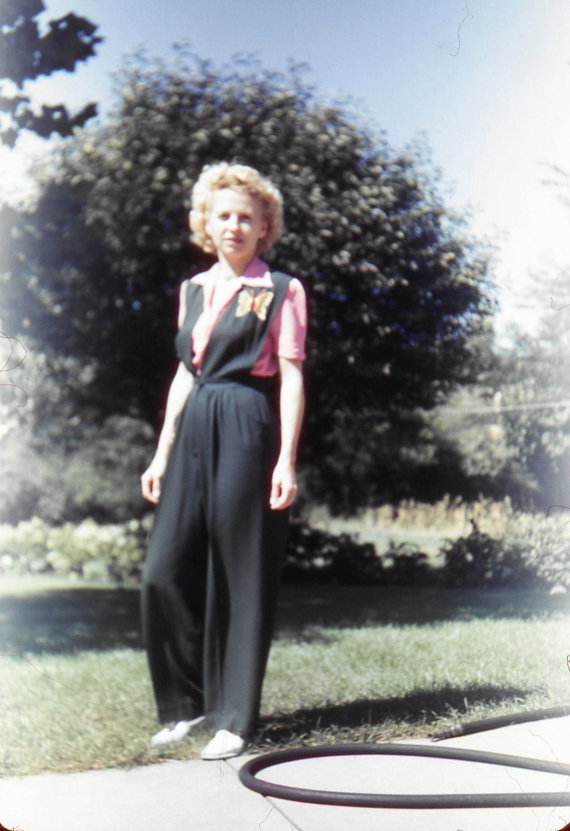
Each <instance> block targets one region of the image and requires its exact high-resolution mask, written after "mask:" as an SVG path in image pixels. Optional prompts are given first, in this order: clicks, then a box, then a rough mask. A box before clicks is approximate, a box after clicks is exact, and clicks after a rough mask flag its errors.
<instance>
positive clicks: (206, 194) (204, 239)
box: [190, 162, 283, 254]
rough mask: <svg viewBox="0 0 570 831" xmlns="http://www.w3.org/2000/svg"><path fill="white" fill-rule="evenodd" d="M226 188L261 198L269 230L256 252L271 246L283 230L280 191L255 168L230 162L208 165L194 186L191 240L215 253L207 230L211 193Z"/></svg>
mask: <svg viewBox="0 0 570 831" xmlns="http://www.w3.org/2000/svg"><path fill="white" fill-rule="evenodd" d="M223 188H231V189H232V190H236V191H238V192H240V193H247V194H248V195H249V196H254V197H256V198H257V199H259V201H260V202H261V205H262V207H263V219H264V221H265V222H267V231H266V233H265V235H264V236H263V237H262V239H260V240H259V243H258V246H257V253H258V254H260V253H261V252H262V251H266V250H267V249H268V248H271V246H272V245H273V243H275V242H277V240H278V239H279V237H280V236H281V231H282V222H283V199H282V197H281V194H280V192H279V190H278V189H277V188H276V187H275V185H273V184H272V183H271V182H270V181H269V179H266V178H265V177H264V176H262V175H261V173H259V172H258V171H257V170H255V168H253V167H248V166H247V165H244V164H228V163H227V162H220V163H218V164H211V165H206V166H205V167H204V168H203V169H202V172H201V173H200V176H199V177H198V179H197V180H196V183H195V185H194V187H193V188H192V209H191V211H190V230H191V231H192V234H191V237H190V238H191V240H192V242H194V243H196V245H198V246H199V247H200V248H201V249H202V250H203V251H205V252H206V253H207V254H213V253H214V246H213V244H212V240H211V239H210V237H209V236H208V233H207V231H206V222H207V221H208V215H209V213H210V210H211V207H212V195H213V193H214V191H216V190H222V189H223Z"/></svg>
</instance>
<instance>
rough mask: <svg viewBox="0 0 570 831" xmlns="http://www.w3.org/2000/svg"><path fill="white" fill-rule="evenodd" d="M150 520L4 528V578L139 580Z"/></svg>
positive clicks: (0, 559) (0, 568)
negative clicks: (40, 575) (50, 576)
mask: <svg viewBox="0 0 570 831" xmlns="http://www.w3.org/2000/svg"><path fill="white" fill-rule="evenodd" d="M148 531H149V520H145V519H143V520H140V521H139V520H131V521H130V522H128V523H125V524H123V525H98V524H97V523H96V522H94V521H93V520H92V519H85V520H84V521H83V522H81V523H79V524H77V525H74V524H73V523H70V522H68V523H66V524H65V525H61V526H58V527H51V526H49V525H47V523H45V522H43V521H42V520H40V519H32V520H29V521H28V522H21V523H19V525H15V526H12V525H0V574H13V575H19V574H30V573H36V574H37V573H46V574H49V573H51V574H57V575H75V576H79V577H82V578H83V579H85V580H88V581H89V582H119V583H129V582H137V581H138V580H139V578H140V571H141V568H142V562H143V559H144V542H145V539H146V537H147V535H148Z"/></svg>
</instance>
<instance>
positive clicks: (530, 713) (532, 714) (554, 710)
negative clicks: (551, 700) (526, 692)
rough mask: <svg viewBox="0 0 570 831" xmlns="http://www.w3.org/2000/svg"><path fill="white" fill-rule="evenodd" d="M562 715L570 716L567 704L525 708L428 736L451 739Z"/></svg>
mask: <svg viewBox="0 0 570 831" xmlns="http://www.w3.org/2000/svg"><path fill="white" fill-rule="evenodd" d="M563 716H570V705H569V704H566V705H562V706H560V707H548V708H546V709H544V710H527V711H526V712H522V713H511V714H510V715H506V716H495V717H494V718H485V719H480V720H479V721H468V722H467V724H457V725H454V726H453V727H446V728H444V729H443V730H436V731H435V732H434V733H430V738H431V739H432V740H433V741H439V740H440V739H451V738H455V737H456V736H468V735H469V734H470V733H482V732H483V731H484V730H496V729H497V728H498V727H510V726H511V725H513V724H524V723H525V722H527V721H543V720H544V719H547V718H562V717H563Z"/></svg>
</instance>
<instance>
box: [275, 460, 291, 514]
mask: <svg viewBox="0 0 570 831" xmlns="http://www.w3.org/2000/svg"><path fill="white" fill-rule="evenodd" d="M296 496H297V477H296V476H295V466H294V465H292V464H284V463H282V462H281V463H280V462H277V465H276V466H275V470H274V471H273V476H272V477H271V497H270V499H269V507H270V508H271V510H272V511H283V510H285V508H289V507H290V506H291V505H292V504H293V502H294V500H295V497H296Z"/></svg>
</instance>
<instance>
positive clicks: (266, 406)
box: [141, 382, 288, 737]
mask: <svg viewBox="0 0 570 831" xmlns="http://www.w3.org/2000/svg"><path fill="white" fill-rule="evenodd" d="M277 451H278V429H277V424H276V419H275V414H274V412H273V408H272V407H271V404H270V401H269V398H268V396H267V395H266V394H265V393H264V392H261V391H259V390H258V389H255V388H252V387H249V386H245V385H243V384H237V383H233V382H224V383H219V382H218V383H216V382H209V383H205V384H204V385H202V386H197V387H196V388H195V389H194V390H193V391H192V393H191V395H190V396H189V399H188V401H187V402H186V405H185V408H184V410H183V412H182V415H181V418H180V423H179V426H178V429H177V437H176V439H175V443H174V445H173V447H172V448H171V451H170V456H169V463H168V468H167V471H166V474H165V477H164V481H163V487H162V495H161V499H160V503H159V506H158V508H157V513H156V516H155V522H154V526H153V530H152V534H151V538H150V542H149V548H148V553H147V559H146V563H145V568H144V574H143V586H142V600H141V605H142V623H143V637H144V641H145V646H146V649H147V656H148V662H149V668H150V673H151V678H152V683H153V688H154V693H155V698H156V703H157V710H158V719H159V721H160V722H161V723H164V722H169V721H178V720H183V719H184V720H190V719H192V718H194V717H196V716H198V715H206V716H207V717H208V723H209V726H210V727H211V728H214V729H220V728H226V729H228V730H230V731H231V732H232V733H237V734H238V735H241V736H244V737H247V736H248V735H249V734H250V733H251V731H252V729H253V728H254V725H255V720H256V718H257V715H258V711H259V704H260V699H261V688H262V684H263V676H264V673H265V667H266V662H267V657H268V653H269V647H270V642H271V635H272V629H273V620H274V613H275V606H276V600H277V591H278V586H279V576H280V571H281V564H282V558H283V551H284V546H285V539H286V533H287V521H288V517H287V512H286V511H285V512H282V511H278V512H276V511H271V510H270V508H269V494H270V486H271V473H272V471H273V467H274V464H275V461H276V455H277Z"/></svg>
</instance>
